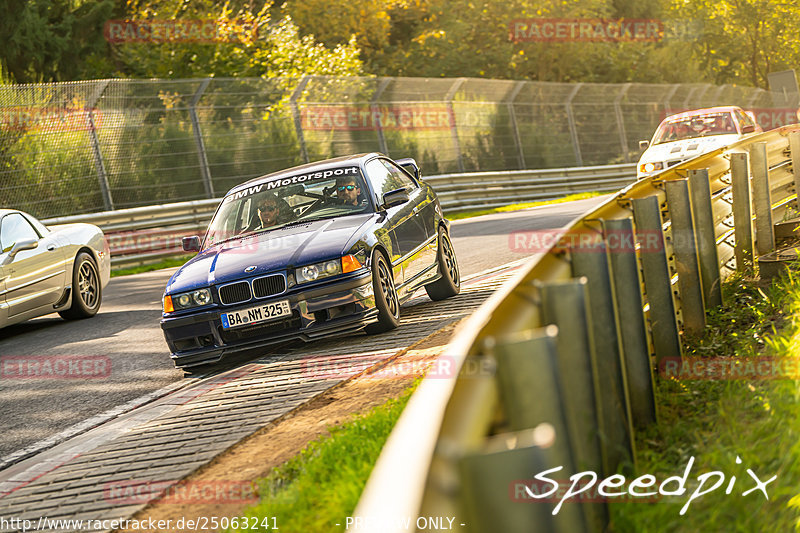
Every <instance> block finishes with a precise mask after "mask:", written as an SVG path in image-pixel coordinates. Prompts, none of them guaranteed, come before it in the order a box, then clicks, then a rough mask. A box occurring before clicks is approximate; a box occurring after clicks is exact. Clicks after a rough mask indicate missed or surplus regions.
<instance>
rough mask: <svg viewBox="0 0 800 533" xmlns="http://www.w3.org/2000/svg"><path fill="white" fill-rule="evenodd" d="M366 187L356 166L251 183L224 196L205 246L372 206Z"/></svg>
mask: <svg viewBox="0 0 800 533" xmlns="http://www.w3.org/2000/svg"><path fill="white" fill-rule="evenodd" d="M384 171H386V169H384ZM366 190H367V189H366V188H365V187H364V180H363V177H362V174H361V170H360V169H359V168H358V167H357V166H349V167H341V168H329V169H324V170H320V171H317V172H309V173H306V174H298V175H287V176H285V177H281V178H279V179H272V180H269V181H265V182H262V183H258V184H256V185H252V186H249V187H247V188H244V189H241V190H239V191H237V192H234V193H231V194H228V195H227V196H226V197H225V198H224V199H223V200H222V205H221V206H220V208H219V209H218V210H217V212H216V214H215V215H214V218H213V220H212V221H211V224H210V225H209V229H208V232H207V233H206V238H205V241H204V244H203V247H204V249H205V248H208V247H210V246H214V245H216V244H219V243H221V242H224V241H227V240H231V239H235V238H239V237H244V236H247V235H250V234H254V233H261V232H265V231H272V230H275V229H279V228H282V227H284V226H286V225H288V224H294V223H302V222H304V221H311V220H319V219H327V218H335V217H338V216H345V215H353V214H357V213H363V212H365V211H367V210H369V209H370V208H371V204H370V203H369V202H368V201H367V198H366Z"/></svg>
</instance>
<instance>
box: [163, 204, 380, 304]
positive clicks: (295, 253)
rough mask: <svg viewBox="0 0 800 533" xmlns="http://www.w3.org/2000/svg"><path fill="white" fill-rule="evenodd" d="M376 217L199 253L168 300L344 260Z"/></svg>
mask: <svg viewBox="0 0 800 533" xmlns="http://www.w3.org/2000/svg"><path fill="white" fill-rule="evenodd" d="M374 216H376V215H375V214H374V213H370V214H364V215H353V216H347V217H340V218H333V219H327V220H317V221H312V222H309V223H307V224H300V225H297V226H290V227H286V228H279V229H275V230H272V231H268V232H266V233H261V234H258V235H253V236H251V237H245V238H242V239H235V240H232V241H228V242H225V243H222V244H220V245H217V246H214V247H212V248H209V249H207V250H204V251H203V252H201V253H199V254H198V255H197V256H196V257H195V258H194V259H192V260H191V261H189V262H188V263H186V264H185V265H183V266H182V267H181V268H180V269H179V270H178V271H177V272H175V274H173V276H172V277H171V278H170V280H169V282H168V283H167V289H166V292H167V294H175V293H177V292H183V291H189V290H194V289H197V288H201V287H208V286H210V285H220V284H223V283H228V282H231V281H236V280H239V279H245V278H251V277H254V276H258V275H263V274H267V273H270V272H276V271H283V270H286V269H288V268H296V267H299V266H303V265H307V264H311V263H316V262H319V261H324V260H326V259H332V258H334V257H339V256H341V255H343V254H344V253H345V252H346V251H347V250H349V249H350V248H351V247H352V246H353V244H355V242H356V241H357V240H358V238H359V236H360V234H361V231H360V230H361V228H362V226H364V225H365V224H367V223H368V222H369V220H370V219H371V218H372V217H374Z"/></svg>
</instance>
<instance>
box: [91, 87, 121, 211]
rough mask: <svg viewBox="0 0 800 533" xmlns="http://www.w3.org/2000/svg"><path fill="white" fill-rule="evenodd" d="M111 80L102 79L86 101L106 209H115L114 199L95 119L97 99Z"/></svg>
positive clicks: (93, 153) (96, 164)
mask: <svg viewBox="0 0 800 533" xmlns="http://www.w3.org/2000/svg"><path fill="white" fill-rule="evenodd" d="M109 83H111V80H102V81H101V82H99V87H98V88H97V91H96V92H95V93H94V94H93V95H92V96H91V98H90V100H89V101H88V102H86V110H87V113H86V122H87V125H88V127H89V141H90V142H91V143H92V155H93V156H94V164H95V167H97V182H98V184H99V185H100V194H101V196H102V197H103V205H104V206H105V210H106V211H112V210H113V209H114V199H113V198H112V197H111V187H109V185H108V173H107V172H106V165H105V162H104V161H103V153H102V152H101V151H100V139H99V138H98V137H97V127H96V125H95V121H94V108H95V106H96V105H97V101H98V100H100V97H101V96H103V93H104V92H105V90H106V87H108V85H109Z"/></svg>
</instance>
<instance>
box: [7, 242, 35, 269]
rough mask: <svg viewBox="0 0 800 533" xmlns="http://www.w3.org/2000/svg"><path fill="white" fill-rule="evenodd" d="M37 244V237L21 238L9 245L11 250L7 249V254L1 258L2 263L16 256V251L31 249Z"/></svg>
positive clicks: (8, 261)
mask: <svg viewBox="0 0 800 533" xmlns="http://www.w3.org/2000/svg"><path fill="white" fill-rule="evenodd" d="M37 246H39V241H38V240H37V239H21V240H19V241H17V242H15V243H14V244H13V245H11V250H9V251H8V255H7V256H6V257H5V259H3V263H2V264H3V265H7V264H9V263H10V262H11V261H13V260H14V258H15V257H16V256H17V254H18V253H20V252H22V251H23V250H33V249H34V248H36V247H37Z"/></svg>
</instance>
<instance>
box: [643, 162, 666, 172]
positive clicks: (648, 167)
mask: <svg viewBox="0 0 800 533" xmlns="http://www.w3.org/2000/svg"><path fill="white" fill-rule="evenodd" d="M663 168H664V163H662V162H661V161H658V162H655V163H642V164H641V165H639V172H654V171H656V170H661V169H663Z"/></svg>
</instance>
